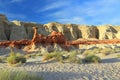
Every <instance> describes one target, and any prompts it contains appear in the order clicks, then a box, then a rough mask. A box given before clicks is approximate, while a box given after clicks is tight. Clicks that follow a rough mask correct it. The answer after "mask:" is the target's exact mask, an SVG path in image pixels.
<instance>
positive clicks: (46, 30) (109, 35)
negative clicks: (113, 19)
mask: <svg viewBox="0 0 120 80" xmlns="http://www.w3.org/2000/svg"><path fill="white" fill-rule="evenodd" d="M34 26H35V27H37V28H38V33H39V34H43V35H49V34H50V33H51V32H52V31H57V32H61V33H62V34H63V35H65V37H66V38H67V40H69V41H70V40H77V39H80V38H83V39H91V38H92V39H93V38H94V39H100V40H103V39H120V26H112V25H102V26H88V25H77V24H60V23H57V22H52V23H48V24H37V23H29V22H21V21H12V22H10V21H8V19H7V18H6V16H5V15H3V14H0V40H21V39H32V37H33V29H32V27H34Z"/></svg>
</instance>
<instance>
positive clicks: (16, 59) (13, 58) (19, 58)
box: [7, 51, 26, 64]
mask: <svg viewBox="0 0 120 80" xmlns="http://www.w3.org/2000/svg"><path fill="white" fill-rule="evenodd" d="M7 62H8V63H10V64H16V63H20V62H21V63H25V62H26V58H25V57H24V56H23V55H22V54H20V53H14V52H13V51H11V53H10V56H8V57H7Z"/></svg>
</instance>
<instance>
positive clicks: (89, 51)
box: [83, 50, 94, 56]
mask: <svg viewBox="0 0 120 80" xmlns="http://www.w3.org/2000/svg"><path fill="white" fill-rule="evenodd" d="M90 54H94V51H93V50H85V51H84V52H83V55H85V56H87V55H90Z"/></svg>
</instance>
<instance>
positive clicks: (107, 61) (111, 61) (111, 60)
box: [102, 58, 120, 63]
mask: <svg viewBox="0 0 120 80" xmlns="http://www.w3.org/2000/svg"><path fill="white" fill-rule="evenodd" d="M115 62H120V58H109V59H103V60H102V63H115Z"/></svg>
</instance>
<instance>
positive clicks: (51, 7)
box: [0, 0, 120, 25]
mask: <svg viewBox="0 0 120 80" xmlns="http://www.w3.org/2000/svg"><path fill="white" fill-rule="evenodd" d="M0 13H1V14H5V15H6V16H7V17H8V20H9V21H13V20H19V21H25V22H36V23H41V24H46V23H49V22H60V23H63V24H66V23H72V24H87V25H103V24H112V25H120V0H0Z"/></svg>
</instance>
